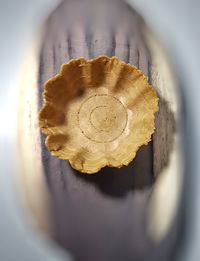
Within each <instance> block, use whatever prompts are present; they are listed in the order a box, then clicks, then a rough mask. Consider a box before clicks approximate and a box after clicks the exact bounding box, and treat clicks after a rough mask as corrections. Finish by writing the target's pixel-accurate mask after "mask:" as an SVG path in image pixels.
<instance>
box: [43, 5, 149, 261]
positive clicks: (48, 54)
mask: <svg viewBox="0 0 200 261" xmlns="http://www.w3.org/2000/svg"><path fill="white" fill-rule="evenodd" d="M98 55H107V56H113V55H116V56H117V57H118V58H119V59H121V60H123V61H125V62H126V63H131V64H133V65H135V66H137V67H138V68H139V69H141V70H142V71H143V73H145V74H146V75H149V68H150V63H151V60H150V55H149V52H148V49H147V47H146V44H145V40H144V37H143V34H142V20H141V18H140V16H139V15H138V14H137V13H136V12H135V11H134V10H132V9H130V8H129V7H128V6H127V5H126V4H125V3H124V2H123V1H89V0H84V1H64V2H63V3H62V4H61V5H60V6H59V7H58V8H57V9H56V10H55V12H54V13H53V14H52V15H51V16H50V18H49V19H48V21H47V24H46V33H45V36H44V39H43V43H42V47H41V53H40V65H39V75H38V88H39V97H38V103H39V109H40V107H41V105H42V91H43V84H44V82H45V81H46V80H47V79H49V78H50V77H52V76H54V75H55V74H57V73H58V71H59V68H60V65H61V64H62V63H66V62H67V61H69V60H70V59H72V58H78V57H81V56H82V57H84V58H86V59H90V58H93V57H96V56H98ZM44 139H45V138H44V136H42V135H41V143H42V145H41V146H42V164H43V169H44V175H45V176H46V180H47V183H48V187H49V191H50V197H51V209H52V216H53V226H54V227H53V229H54V237H55V240H56V241H57V242H58V243H59V244H60V245H61V246H63V247H64V248H66V249H67V250H69V251H70V252H71V253H72V255H73V256H74V257H75V260H81V261H84V260H85V261H89V260H95V261H98V260H99V261H103V260H109V261H112V260H126V261H128V260H137V261H139V260H145V259H146V258H147V257H148V260H149V259H150V256H151V254H152V253H153V250H154V247H153V245H152V242H151V241H150V240H149V239H148V237H147V235H146V231H145V217H146V206H147V203H148V200H147V199H148V196H149V191H150V189H151V185H152V184H153V180H154V177H153V150H152V142H151V143H149V145H148V146H143V147H142V148H141V149H140V150H139V152H138V153H137V156H136V158H135V159H134V161H133V162H132V163H131V164H130V165H129V166H127V167H122V168H120V169H115V168H104V169H103V170H101V171H100V172H99V173H98V174H96V175H92V176H87V175H82V174H80V173H78V172H77V171H75V170H73V169H72V168H71V167H70V166H69V164H68V162H66V161H62V160H59V159H58V158H55V157H52V156H51V155H50V153H49V152H48V151H47V149H46V147H45V144H44Z"/></svg>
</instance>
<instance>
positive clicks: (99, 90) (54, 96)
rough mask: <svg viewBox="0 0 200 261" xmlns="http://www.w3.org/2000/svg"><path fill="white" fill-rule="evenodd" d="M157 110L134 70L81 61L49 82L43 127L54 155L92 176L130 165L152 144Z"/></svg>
mask: <svg viewBox="0 0 200 261" xmlns="http://www.w3.org/2000/svg"><path fill="white" fill-rule="evenodd" d="M157 110H158V98H157V95H156V92H155V90H154V89H153V88H152V86H151V85H149V84H148V78H147V77H146V76H144V75H143V73H142V72H141V71H139V70H138V69H137V68H136V67H134V66H131V65H130V64H125V63H124V62H122V61H120V60H119V59H118V58H116V57H112V58H109V57H106V56H101V57H98V58H95V59H92V60H85V59H83V58H80V59H77V60H71V61H70V62H68V63H67V64H63V65H62V67H61V70H60V73H59V74H58V75H56V76H55V77H53V78H51V79H50V80H49V81H47V82H46V84H45V86H44V105H43V107H42V109H41V111H40V113H39V126H40V128H41V131H42V132H43V133H44V134H46V135H47V138H46V141H45V144H46V146H47V148H48V150H49V151H50V152H51V154H52V155H54V156H57V157H58V158H60V159H63V160H69V162H70V164H71V166H72V167H73V168H74V169H76V170H78V171H81V172H84V173H88V174H90V173H96V172H97V171H99V170H100V169H101V168H102V167H104V166H110V167H121V166H123V165H128V164H129V163H130V162H131V161H132V160H133V159H134V157H135V155H136V152H137V150H138V149H139V147H140V146H142V145H144V144H147V143H148V142H149V141H150V140H151V135H152V133H153V132H154V113H155V112H156V111H157Z"/></svg>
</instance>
